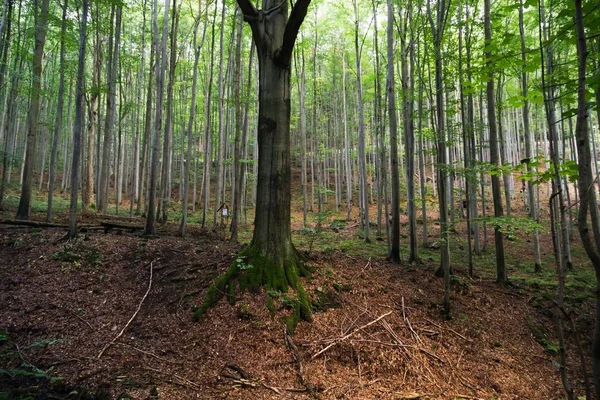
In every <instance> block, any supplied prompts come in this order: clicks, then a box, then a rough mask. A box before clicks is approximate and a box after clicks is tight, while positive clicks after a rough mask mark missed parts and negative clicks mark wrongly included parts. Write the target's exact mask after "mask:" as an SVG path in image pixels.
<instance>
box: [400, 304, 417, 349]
mask: <svg viewBox="0 0 600 400" xmlns="http://www.w3.org/2000/svg"><path fill="white" fill-rule="evenodd" d="M402 318H403V319H404V323H405V324H406V326H407V327H408V329H409V330H410V332H411V333H412V335H413V337H414V339H415V341H416V342H417V344H419V342H421V338H420V337H419V335H418V334H417V332H415V330H414V329H413V327H412V325H411V324H410V321H409V319H408V317H407V316H406V311H405V308H404V296H402Z"/></svg>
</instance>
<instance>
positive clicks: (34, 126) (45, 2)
mask: <svg viewBox="0 0 600 400" xmlns="http://www.w3.org/2000/svg"><path fill="white" fill-rule="evenodd" d="M39 1H40V0H34V24H35V47H34V51H33V61H32V73H33V76H32V84H31V101H30V105H29V113H28V123H27V125H28V126H27V129H28V131H27V150H26V152H25V163H24V166H23V183H22V186H21V197H20V199H19V208H18V209H17V215H16V219H24V220H28V219H29V213H30V211H31V210H30V208H31V186H32V184H33V164H34V161H35V156H36V147H37V136H38V124H39V122H38V120H39V114H40V93H41V84H42V58H43V57H44V45H45V43H46V31H47V28H48V11H49V2H50V1H49V0H41V1H42V5H41V8H40V5H39Z"/></svg>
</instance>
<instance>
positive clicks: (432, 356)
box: [419, 348, 445, 364]
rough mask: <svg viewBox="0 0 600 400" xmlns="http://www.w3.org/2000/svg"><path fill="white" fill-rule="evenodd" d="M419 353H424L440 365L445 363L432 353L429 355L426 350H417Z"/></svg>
mask: <svg viewBox="0 0 600 400" xmlns="http://www.w3.org/2000/svg"><path fill="white" fill-rule="evenodd" d="M419 351H420V352H421V353H425V354H427V355H428V356H429V357H431V358H433V359H435V360H437V361H439V362H441V363H442V364H445V361H444V360H442V359H441V358H439V357H438V356H436V355H435V354H433V353H431V352H429V351H427V350H425V349H423V348H419Z"/></svg>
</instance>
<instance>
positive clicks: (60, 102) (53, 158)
mask: <svg viewBox="0 0 600 400" xmlns="http://www.w3.org/2000/svg"><path fill="white" fill-rule="evenodd" d="M68 4H69V2H68V0H65V1H64V3H63V12H62V23H61V28H60V78H59V81H60V82H59V84H58V99H57V101H56V118H55V120H54V133H53V135H52V149H51V153H50V154H51V155H50V178H49V185H48V186H49V187H48V210H47V212H46V221H48V222H50V221H52V201H53V200H54V182H55V180H56V169H57V168H56V164H57V162H58V160H57V156H58V154H57V153H58V140H59V138H60V131H61V129H62V117H63V106H64V97H65V96H64V95H65V53H66V50H65V47H66V46H65V40H66V35H67V6H68Z"/></svg>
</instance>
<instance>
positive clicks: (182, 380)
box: [142, 366, 201, 390]
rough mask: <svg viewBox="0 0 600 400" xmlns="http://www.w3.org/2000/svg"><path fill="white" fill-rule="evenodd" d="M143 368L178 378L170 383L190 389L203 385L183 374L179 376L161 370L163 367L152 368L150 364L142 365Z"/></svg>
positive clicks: (199, 387) (196, 388) (197, 388)
mask: <svg viewBox="0 0 600 400" xmlns="http://www.w3.org/2000/svg"><path fill="white" fill-rule="evenodd" d="M142 368H143V369H146V370H148V371H154V372H158V373H161V374H164V375H167V376H170V377H172V378H175V379H177V380H178V381H179V382H178V381H170V383H174V384H176V385H179V386H183V387H187V388H189V389H195V390H200V389H201V386H200V385H198V384H197V383H196V382H192V381H190V380H189V379H187V378H184V377H183V376H179V375H177V374H172V373H170V372H167V371H165V370H161V369H157V368H152V367H148V366H142Z"/></svg>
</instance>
